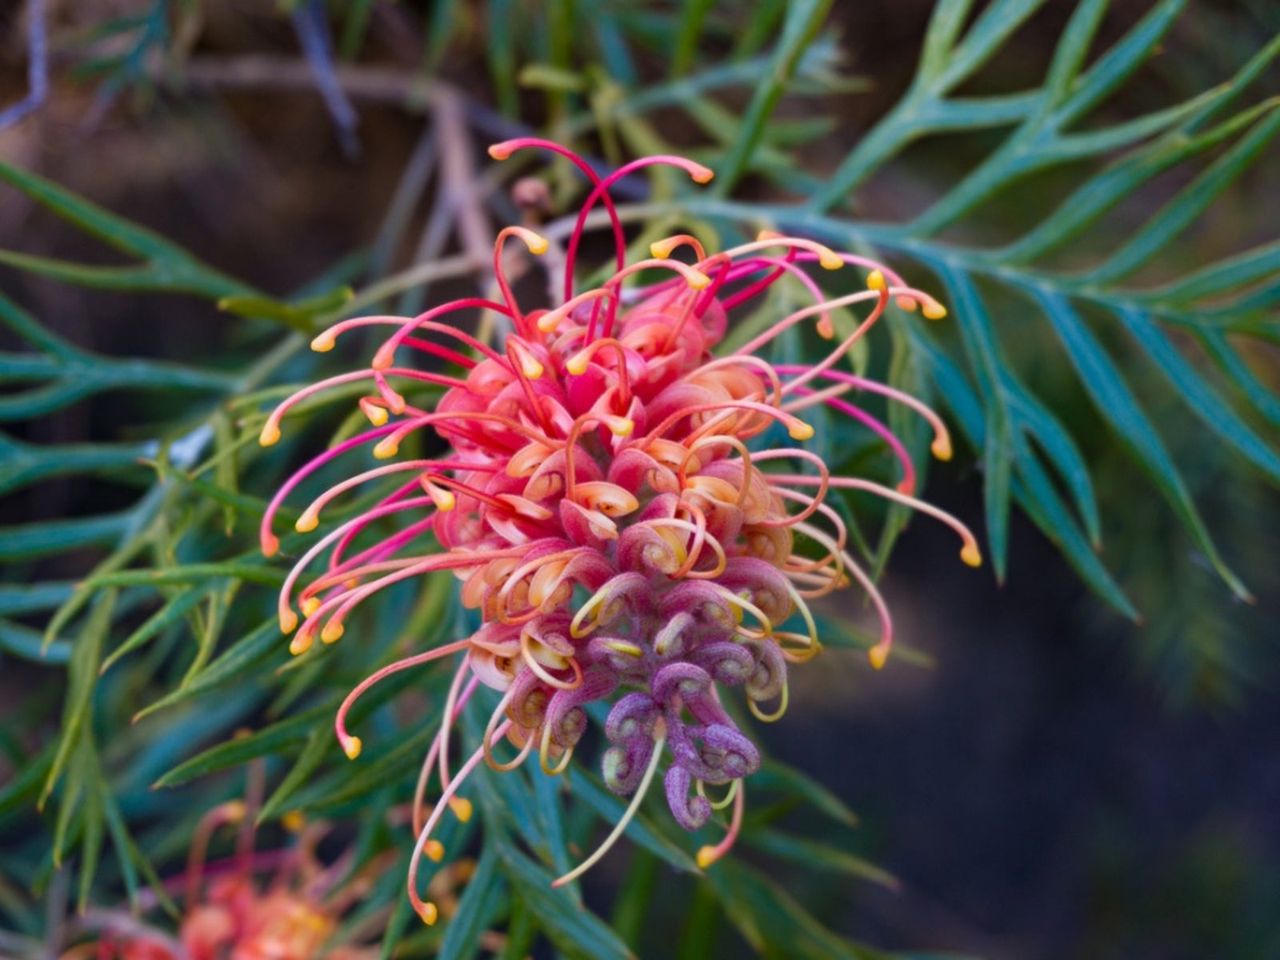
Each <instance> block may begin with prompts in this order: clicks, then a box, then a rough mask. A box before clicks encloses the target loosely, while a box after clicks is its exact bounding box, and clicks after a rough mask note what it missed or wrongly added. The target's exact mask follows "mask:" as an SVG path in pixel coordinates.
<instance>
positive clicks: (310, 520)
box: [293, 510, 320, 533]
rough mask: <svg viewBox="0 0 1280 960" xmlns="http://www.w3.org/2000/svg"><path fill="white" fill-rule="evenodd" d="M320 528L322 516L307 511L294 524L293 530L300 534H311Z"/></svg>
mask: <svg viewBox="0 0 1280 960" xmlns="http://www.w3.org/2000/svg"><path fill="white" fill-rule="evenodd" d="M318 526H320V515H319V514H317V513H313V512H312V511H310V510H307V511H305V512H303V514H302V516H300V517H299V518H298V519H297V522H296V523H294V525H293V529H295V530H297V531H298V532H299V533H310V532H311V531H312V530H314V529H315V528H316V527H318Z"/></svg>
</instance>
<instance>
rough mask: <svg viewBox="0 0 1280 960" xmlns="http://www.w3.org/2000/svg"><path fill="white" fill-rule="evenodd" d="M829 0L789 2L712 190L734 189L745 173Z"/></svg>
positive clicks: (830, 0)
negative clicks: (765, 68) (763, 73)
mask: <svg viewBox="0 0 1280 960" xmlns="http://www.w3.org/2000/svg"><path fill="white" fill-rule="evenodd" d="M831 2H832V0H792V2H791V3H789V4H788V5H787V17H786V20H785V21H784V22H783V25H782V35H781V36H780V37H779V39H778V45H777V47H776V48H775V49H774V53H773V58H772V61H771V63H770V67H769V71H768V73H767V75H766V76H765V77H764V78H763V80H762V81H761V82H760V83H759V84H758V85H757V86H756V91H755V94H754V95H753V96H752V98H751V103H750V104H749V105H748V107H747V110H746V113H744V114H743V116H742V121H741V126H740V127H739V132H738V139H737V140H736V141H735V142H734V143H733V145H732V146H730V147H729V149H728V150H727V151H726V153H725V157H724V160H723V161H721V163H720V166H719V169H717V171H716V180H715V191H716V193H717V194H720V195H723V194H725V193H728V192H729V191H730V190H732V189H733V187H734V185H735V184H736V183H737V181H738V179H739V178H740V177H741V176H742V174H743V173H744V172H745V171H746V170H747V168H748V166H749V165H750V163H751V158H752V155H753V154H754V153H755V149H756V146H757V144H758V143H759V142H760V139H761V137H762V135H763V133H764V128H765V124H766V123H768V121H769V118H770V117H771V116H772V115H773V110H774V107H775V106H777V103H778V100H779V98H781V96H782V94H783V91H784V90H785V89H786V86H787V84H788V83H789V82H790V80H791V77H792V75H793V74H794V73H795V70H796V66H797V65H798V64H799V62H800V58H801V56H802V55H803V54H804V51H805V48H806V47H808V45H809V44H810V43H811V42H812V41H813V38H814V37H815V36H816V35H817V33H818V31H819V30H820V29H821V27H822V23H823V21H824V20H825V19H826V16H827V12H828V11H829V10H830V9H831Z"/></svg>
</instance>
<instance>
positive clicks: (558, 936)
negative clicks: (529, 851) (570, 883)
mask: <svg viewBox="0 0 1280 960" xmlns="http://www.w3.org/2000/svg"><path fill="white" fill-rule="evenodd" d="M489 846H490V847H491V848H493V849H494V850H495V851H496V852H497V855H498V857H499V859H500V861H501V867H502V871H503V873H505V874H506V875H507V879H508V880H510V881H511V886H512V887H513V888H514V890H515V892H516V894H517V895H518V896H519V898H520V900H521V901H522V902H523V903H524V904H525V906H526V907H528V908H529V910H530V911H532V913H533V914H534V916H536V917H537V919H538V922H539V924H540V925H541V926H542V929H543V931H544V932H545V933H546V934H547V936H548V937H549V938H550V939H551V941H552V943H554V944H555V945H556V947H557V948H558V949H559V950H560V951H561V952H563V953H564V954H565V956H568V957H579V958H584V960H609V958H622V960H626V958H630V957H631V956H632V953H631V951H630V950H629V949H628V948H627V945H626V944H625V943H623V942H622V941H621V940H620V939H618V936H617V934H615V933H614V932H613V931H612V930H611V929H610V928H609V927H608V926H607V925H606V924H605V923H604V921H602V920H601V919H600V918H599V917H597V916H596V915H595V914H594V913H592V912H590V911H589V910H584V909H583V908H582V905H581V904H579V903H578V902H577V901H576V900H574V898H573V897H571V896H570V895H569V894H568V892H567V891H565V890H556V889H553V888H552V886H551V882H552V880H554V879H555V878H554V877H552V876H551V874H549V873H547V872H546V871H545V870H543V869H542V868H541V867H540V866H538V865H537V864H536V863H534V862H533V861H532V860H530V859H529V858H528V857H526V856H525V855H524V854H522V853H520V851H518V850H516V848H515V847H513V846H512V845H511V841H509V840H507V839H506V838H505V837H502V836H497V837H494V838H493V839H491V840H490V841H489Z"/></svg>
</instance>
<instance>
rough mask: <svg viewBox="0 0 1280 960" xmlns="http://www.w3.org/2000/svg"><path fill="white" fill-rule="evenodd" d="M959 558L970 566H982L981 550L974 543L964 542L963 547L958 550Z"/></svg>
mask: <svg viewBox="0 0 1280 960" xmlns="http://www.w3.org/2000/svg"><path fill="white" fill-rule="evenodd" d="M960 559H961V560H963V561H964V562H965V563H967V564H968V565H969V566H971V567H980V566H982V551H981V550H979V549H978V545H977V544H976V543H966V544H965V545H964V549H963V550H961V551H960Z"/></svg>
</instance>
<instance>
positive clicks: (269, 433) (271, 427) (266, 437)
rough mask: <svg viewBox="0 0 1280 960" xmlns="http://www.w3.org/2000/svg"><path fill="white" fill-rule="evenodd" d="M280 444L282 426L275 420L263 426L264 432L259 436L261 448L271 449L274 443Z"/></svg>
mask: <svg viewBox="0 0 1280 960" xmlns="http://www.w3.org/2000/svg"><path fill="white" fill-rule="evenodd" d="M279 442H280V425H279V424H277V423H276V422H275V421H274V420H268V421H267V422H266V423H264V424H263V425H262V432H261V433H260V434H258V445H259V446H261V447H269V446H271V445H272V444H274V443H279Z"/></svg>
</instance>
